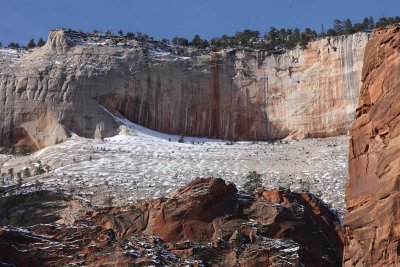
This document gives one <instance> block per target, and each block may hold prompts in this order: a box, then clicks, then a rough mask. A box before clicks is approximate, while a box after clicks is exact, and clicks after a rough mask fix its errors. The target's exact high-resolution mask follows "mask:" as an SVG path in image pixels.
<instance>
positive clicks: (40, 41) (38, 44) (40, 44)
mask: <svg viewBox="0 0 400 267" xmlns="http://www.w3.org/2000/svg"><path fill="white" fill-rule="evenodd" d="M45 44H46V42H45V41H44V40H43V38H42V37H40V38H39V40H38V42H37V46H38V47H42V46H44V45H45Z"/></svg>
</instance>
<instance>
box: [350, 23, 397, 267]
mask: <svg viewBox="0 0 400 267" xmlns="http://www.w3.org/2000/svg"><path fill="white" fill-rule="evenodd" d="M362 80H363V86H362V89H361V94H360V100H359V104H358V108H357V114H356V121H355V123H354V125H353V127H352V129H351V140H350V148H349V177H348V180H347V185H346V204H347V209H348V213H347V214H346V216H345V221H344V227H345V231H346V238H345V250H344V266H399V262H400V207H399V204H400V157H399V153H400V126H399V122H400V116H399V115H400V25H396V26H392V27H389V28H385V29H378V30H376V31H375V32H374V35H373V37H372V39H371V41H370V42H369V43H368V44H367V47H366V51H365V61H364V68H363V76H362Z"/></svg>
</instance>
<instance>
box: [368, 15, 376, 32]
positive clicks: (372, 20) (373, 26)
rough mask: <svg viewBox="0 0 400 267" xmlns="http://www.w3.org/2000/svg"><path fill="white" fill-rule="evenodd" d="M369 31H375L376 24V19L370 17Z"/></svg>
mask: <svg viewBox="0 0 400 267" xmlns="http://www.w3.org/2000/svg"><path fill="white" fill-rule="evenodd" d="M368 29H369V30H370V31H372V30H373V29H375V22H374V18H373V17H369V25H368Z"/></svg>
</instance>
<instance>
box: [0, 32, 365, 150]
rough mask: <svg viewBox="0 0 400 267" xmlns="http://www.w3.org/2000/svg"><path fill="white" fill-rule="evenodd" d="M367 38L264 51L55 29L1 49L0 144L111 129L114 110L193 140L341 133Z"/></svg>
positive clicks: (42, 142) (40, 143)
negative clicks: (28, 47) (21, 48)
mask: <svg viewBox="0 0 400 267" xmlns="http://www.w3.org/2000/svg"><path fill="white" fill-rule="evenodd" d="M368 38H369V35H368V34H355V35H351V36H348V37H337V38H331V39H321V40H319V41H315V42H312V43H310V44H309V47H308V49H306V50H300V49H294V50H292V51H287V52H286V53H284V54H275V55H268V54H267V53H266V52H260V51H247V50H221V51H218V52H211V51H201V50H195V49H193V48H185V49H183V48H176V47H171V46H166V45H164V44H161V43H157V42H139V41H136V40H132V41H128V42H125V41H123V40H122V39H121V38H118V37H113V38H111V37H110V38H108V39H107V37H101V38H100V37H98V36H97V37H96V36H90V35H82V34H78V33H76V32H66V31H61V30H56V31H52V32H50V35H49V38H48V41H47V44H46V45H45V46H44V47H42V48H36V49H34V50H33V51H29V52H23V53H22V52H21V53H14V52H15V51H11V50H6V49H3V50H1V51H0V101H1V102H2V103H3V105H2V106H1V108H0V118H1V119H2V120H1V121H2V123H1V125H0V131H1V133H0V145H12V144H16V145H17V147H22V146H29V147H31V148H33V149H38V148H41V147H45V146H48V145H51V144H54V143H55V142H56V141H60V140H65V139H66V138H68V136H69V135H70V134H71V131H72V132H74V133H77V134H78V135H81V136H86V137H95V138H99V137H101V136H110V135H114V134H116V133H117V132H118V126H119V124H120V122H118V121H116V120H115V118H113V117H112V116H111V113H114V114H120V115H122V116H124V117H125V118H127V119H129V120H131V121H133V122H135V123H138V124H141V125H143V126H146V127H148V128H151V129H154V130H157V131H161V132H166V133H174V134H183V135H192V136H207V137H219V138H227V139H237V138H238V139H250V140H252V139H256V140H259V139H278V138H284V137H287V136H292V137H293V138H303V137H305V136H311V137H313V136H322V137H323V136H334V135H338V134H344V133H346V132H347V130H348V127H349V125H350V123H351V122H352V120H353V116H354V110H355V102H356V99H357V96H358V92H359V87H360V82H359V81H360V73H361V67H362V57H363V52H364V46H365V44H366V42H367V40H368ZM115 44H116V45H115ZM110 112H111V113H110Z"/></svg>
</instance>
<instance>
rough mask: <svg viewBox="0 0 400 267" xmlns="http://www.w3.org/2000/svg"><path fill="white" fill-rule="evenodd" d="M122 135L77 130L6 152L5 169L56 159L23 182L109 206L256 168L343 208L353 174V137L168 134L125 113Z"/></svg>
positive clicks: (266, 177)
mask: <svg viewBox="0 0 400 267" xmlns="http://www.w3.org/2000/svg"><path fill="white" fill-rule="evenodd" d="M116 119H117V120H118V121H119V122H120V123H121V124H123V125H124V126H121V127H122V130H121V133H120V135H118V136H114V137H111V138H106V139H104V140H94V139H86V138H82V137H78V136H73V137H72V138H71V139H69V140H67V141H65V142H63V143H61V144H57V145H54V146H51V147H48V148H45V149H42V150H40V151H38V152H36V153H34V154H31V155H29V156H19V157H15V156H5V155H2V156H0V162H1V163H2V166H1V172H2V173H6V172H7V170H8V169H10V168H14V173H17V172H19V171H22V170H23V168H25V167H28V168H29V169H30V170H31V173H32V174H33V173H34V170H35V168H37V165H38V163H37V162H38V161H40V162H41V164H43V165H49V166H50V170H49V171H48V172H47V173H45V174H42V175H36V176H32V177H29V178H23V183H24V184H23V186H29V185H32V184H34V183H35V181H36V180H39V181H42V182H43V187H46V188H52V189H57V190H65V191H68V192H70V193H73V194H77V195H80V196H82V197H83V198H86V199H90V201H91V202H92V203H93V204H96V205H102V204H105V200H106V199H110V197H109V196H113V204H115V205H117V204H126V203H131V202H134V201H136V200H140V199H146V198H153V197H160V196H164V195H167V194H168V193H170V192H172V191H174V190H176V189H178V188H179V187H181V186H183V185H185V184H186V183H188V182H189V181H190V180H192V179H194V178H196V177H211V176H212V177H220V178H223V179H226V180H228V181H232V182H234V183H236V184H237V185H238V186H239V188H240V187H241V186H242V185H243V184H244V183H245V181H246V179H245V177H246V175H247V174H248V172H249V171H257V172H258V173H260V174H262V177H263V183H264V186H265V187H277V186H285V187H287V186H289V187H291V188H292V189H295V188H299V187H305V188H307V189H309V190H310V191H311V192H313V193H315V194H317V195H320V196H322V198H323V199H324V200H325V201H326V202H328V203H330V204H332V206H333V207H334V208H336V209H337V210H338V211H339V213H341V214H343V212H344V209H345V205H344V186H345V180H346V175H347V147H348V137H347V136H342V137H336V138H326V139H306V140H302V141H280V142H275V143H268V142H258V143H252V142H237V143H233V144H232V143H227V142H226V141H223V140H213V139H205V138H190V137H185V138H184V143H180V142H178V140H179V138H180V137H179V136H175V135H167V134H161V133H158V132H155V131H152V130H149V129H146V128H144V127H141V126H139V125H136V124H133V123H131V122H129V121H126V120H125V119H121V118H116Z"/></svg>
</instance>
